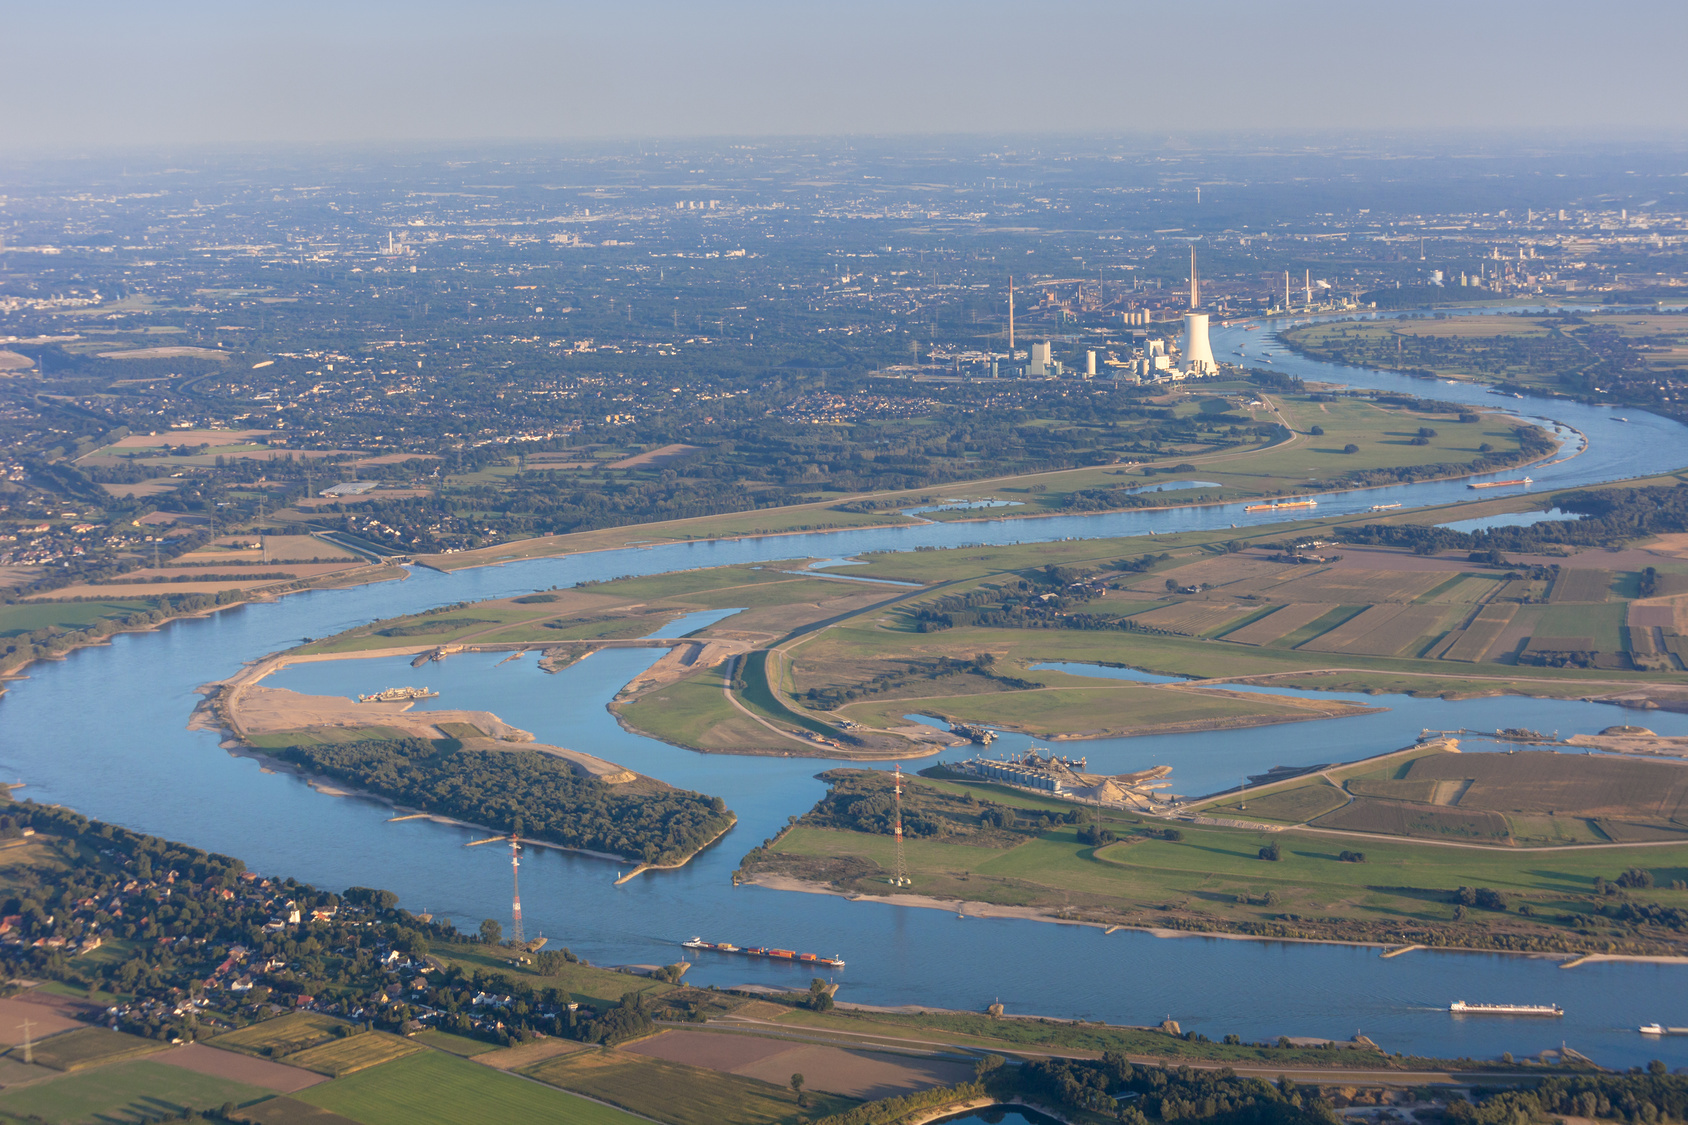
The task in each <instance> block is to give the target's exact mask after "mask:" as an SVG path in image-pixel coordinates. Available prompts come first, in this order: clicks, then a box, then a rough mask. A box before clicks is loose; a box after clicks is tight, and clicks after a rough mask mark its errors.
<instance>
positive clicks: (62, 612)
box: [0, 587, 169, 637]
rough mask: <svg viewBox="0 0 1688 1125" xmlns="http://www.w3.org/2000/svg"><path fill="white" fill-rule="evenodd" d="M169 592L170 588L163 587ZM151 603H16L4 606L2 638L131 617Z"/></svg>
mask: <svg viewBox="0 0 1688 1125" xmlns="http://www.w3.org/2000/svg"><path fill="white" fill-rule="evenodd" d="M161 589H162V591H164V592H167V591H168V589H169V588H168V587H163V588H161ZM151 608H152V606H151V604H150V603H148V602H144V601H139V600H135V599H129V600H127V601H93V602H14V603H12V604H11V605H4V606H0V637H16V636H19V635H20V634H23V633H30V632H34V631H35V630H36V629H45V628H48V627H49V626H52V627H56V628H59V629H81V628H84V627H86V626H88V625H92V624H93V623H94V622H96V621H108V620H115V619H117V618H121V617H127V616H128V615H129V614H131V613H136V612H138V611H140V610H144V609H151Z"/></svg>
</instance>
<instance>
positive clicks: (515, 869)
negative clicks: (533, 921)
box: [510, 836, 527, 945]
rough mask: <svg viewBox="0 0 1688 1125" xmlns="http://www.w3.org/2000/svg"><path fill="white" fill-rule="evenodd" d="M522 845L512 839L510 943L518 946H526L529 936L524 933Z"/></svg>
mask: <svg viewBox="0 0 1688 1125" xmlns="http://www.w3.org/2000/svg"><path fill="white" fill-rule="evenodd" d="M521 856H522V844H521V841H520V840H519V839H517V838H516V837H515V836H511V837H510V941H511V942H512V943H514V944H516V945H526V944H527V935H526V934H524V933H522V880H521V867H522V859H521Z"/></svg>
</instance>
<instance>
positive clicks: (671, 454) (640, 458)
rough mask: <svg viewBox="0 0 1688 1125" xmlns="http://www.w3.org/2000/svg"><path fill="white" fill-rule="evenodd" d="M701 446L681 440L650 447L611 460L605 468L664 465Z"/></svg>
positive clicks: (695, 450) (635, 467)
mask: <svg viewBox="0 0 1688 1125" xmlns="http://www.w3.org/2000/svg"><path fill="white" fill-rule="evenodd" d="M701 448H702V447H701V446H697V445H686V444H685V443H683V442H675V443H674V444H673V445H665V446H663V447H662V448H661V449H652V450H648V451H646V452H644V453H635V454H634V455H633V456H631V457H623V458H622V459H621V460H619V461H611V462H610V463H609V464H608V465H606V466H605V468H609V469H637V468H642V467H644V466H646V465H666V464H668V462H670V461H673V460H674V459H676V458H678V457H684V456H685V455H686V454H688V453H696V452H697V451H698V450H699V449H701Z"/></svg>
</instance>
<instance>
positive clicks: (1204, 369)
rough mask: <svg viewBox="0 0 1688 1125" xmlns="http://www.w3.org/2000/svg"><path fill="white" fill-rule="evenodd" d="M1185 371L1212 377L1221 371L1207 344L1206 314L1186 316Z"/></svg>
mask: <svg viewBox="0 0 1688 1125" xmlns="http://www.w3.org/2000/svg"><path fill="white" fill-rule="evenodd" d="M1184 370H1185V371H1187V372H1189V373H1190V374H1191V375H1212V374H1214V373H1215V372H1217V371H1218V370H1219V365H1218V364H1217V363H1215V362H1213V348H1212V346H1211V345H1210V344H1208V342H1207V314H1206V313H1185V314H1184Z"/></svg>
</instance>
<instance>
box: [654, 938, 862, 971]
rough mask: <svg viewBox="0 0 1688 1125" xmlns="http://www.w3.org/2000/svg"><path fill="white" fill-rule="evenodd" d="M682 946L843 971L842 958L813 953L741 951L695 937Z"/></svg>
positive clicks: (753, 948)
mask: <svg viewBox="0 0 1688 1125" xmlns="http://www.w3.org/2000/svg"><path fill="white" fill-rule="evenodd" d="M680 945H681V946H682V947H683V948H685V949H708V950H713V951H714V952H716V953H741V954H743V955H744V956H746V957H771V958H773V959H774V960H775V961H791V962H794V963H796V964H799V965H825V966H826V967H827V968H829V969H842V968H843V967H844V958H842V957H817V956H815V955H814V954H813V953H798V952H796V951H795V950H791V949H770V948H768V947H766V946H761V945H753V946H750V947H749V948H747V949H741V948H739V947H738V946H736V945H734V944H733V943H732V942H730V941H704V940H703V939H702V938H700V937H694V938H692V939H691V940H690V941H683V942H681V943H680Z"/></svg>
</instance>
